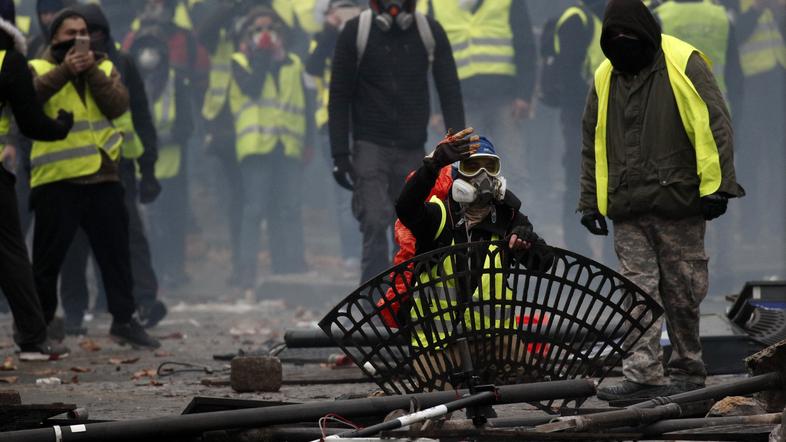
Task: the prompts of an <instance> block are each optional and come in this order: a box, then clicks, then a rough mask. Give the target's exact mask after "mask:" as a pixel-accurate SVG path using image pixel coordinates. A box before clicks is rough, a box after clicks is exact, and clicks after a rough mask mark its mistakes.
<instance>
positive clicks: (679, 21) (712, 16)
mask: <svg viewBox="0 0 786 442" xmlns="http://www.w3.org/2000/svg"><path fill="white" fill-rule="evenodd" d="M655 14H656V15H657V16H658V18H660V22H661V25H662V26H663V33H664V34H668V35H672V36H674V37H677V38H679V39H680V40H682V41H685V42H686V43H690V44H691V45H693V46H695V47H696V48H698V49H699V50H701V51H702V52H703V53H704V54H705V55H707V57H709V59H710V60H712V65H713V70H712V72H713V74H714V75H715V79H716V80H717V81H718V86H719V87H720V89H721V92H723V93H726V75H725V71H726V50H727V48H728V46H729V28H730V23H729V17H728V16H727V15H726V9H725V8H724V7H723V6H719V5H716V4H713V3H711V2H709V1H704V2H693V3H692V2H687V3H683V2H675V1H670V2H666V3H663V4H662V5H660V6H658V7H657V8H655Z"/></svg>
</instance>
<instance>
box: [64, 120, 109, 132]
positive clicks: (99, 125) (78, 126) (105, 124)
mask: <svg viewBox="0 0 786 442" xmlns="http://www.w3.org/2000/svg"><path fill="white" fill-rule="evenodd" d="M110 127H113V126H112V124H111V123H109V121H108V120H101V121H96V122H95V123H93V124H92V125H91V124H90V122H89V121H76V122H74V125H73V127H71V132H81V131H83V130H104V129H108V128H110Z"/></svg>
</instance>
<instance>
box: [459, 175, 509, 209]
mask: <svg viewBox="0 0 786 442" xmlns="http://www.w3.org/2000/svg"><path fill="white" fill-rule="evenodd" d="M506 189H507V183H506V181H505V177H503V176H496V177H493V176H491V175H489V174H488V173H486V171H482V172H480V173H479V174H477V175H475V176H473V177H471V178H469V177H462V176H459V177H458V178H456V179H455V180H454V181H453V186H452V189H451V195H452V196H453V199H454V200H455V201H456V202H457V203H460V204H472V203H480V204H489V203H491V202H492V201H502V199H503V198H505V190H506Z"/></svg>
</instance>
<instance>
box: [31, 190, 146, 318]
mask: <svg viewBox="0 0 786 442" xmlns="http://www.w3.org/2000/svg"><path fill="white" fill-rule="evenodd" d="M124 197H125V196H124V191H123V186H122V185H121V184H120V183H119V182H106V183H98V184H73V183H68V182H55V183H50V184H45V185H43V186H40V187H38V188H35V189H33V191H32V194H31V205H32V207H33V211H34V213H35V219H36V221H35V227H34V231H33V232H34V234H33V274H34V276H35V282H36V289H37V290H38V296H39V298H40V299H41V307H42V309H43V312H44V319H45V320H46V321H47V323H48V322H50V321H51V320H52V319H53V318H54V317H55V311H56V310H57V277H58V274H59V273H60V268H61V266H62V264H63V260H64V259H65V256H66V253H67V252H68V248H69V247H70V246H71V243H72V242H73V239H74V236H75V235H76V232H77V231H78V230H79V229H80V228H82V230H84V231H85V233H86V234H87V238H88V241H89V242H90V248H91V249H92V250H93V253H94V254H95V258H96V262H97V264H98V268H99V270H100V272H101V279H102V280H103V282H104V287H105V288H106V291H107V303H108V307H109V313H111V314H112V316H113V318H114V320H115V321H116V322H121V323H123V322H127V321H128V320H130V319H131V316H132V315H133V314H134V310H135V305H134V297H133V294H132V286H133V282H132V277H131V254H130V252H129V246H128V245H129V234H128V212H127V211H126V206H125V203H124Z"/></svg>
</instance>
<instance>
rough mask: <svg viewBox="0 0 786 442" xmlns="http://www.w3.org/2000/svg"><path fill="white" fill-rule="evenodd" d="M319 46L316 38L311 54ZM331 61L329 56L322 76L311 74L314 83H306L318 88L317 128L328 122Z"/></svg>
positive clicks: (309, 79) (315, 118) (310, 77)
mask: <svg viewBox="0 0 786 442" xmlns="http://www.w3.org/2000/svg"><path fill="white" fill-rule="evenodd" d="M316 47H317V42H316V40H312V41H311V47H310V48H309V54H312V53H313V52H314V50H315V49H316ZM330 62H331V60H330V59H329V58H328V59H327V60H326V63H325V71H324V72H323V73H322V77H315V76H311V75H309V76H308V77H307V81H310V82H313V83H306V85H307V86H310V87H313V88H314V89H315V90H316V99H317V105H316V110H315V111H314V122H315V123H316V126H317V129H322V128H323V127H325V126H326V125H327V123H328V101H329V100H330Z"/></svg>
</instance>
